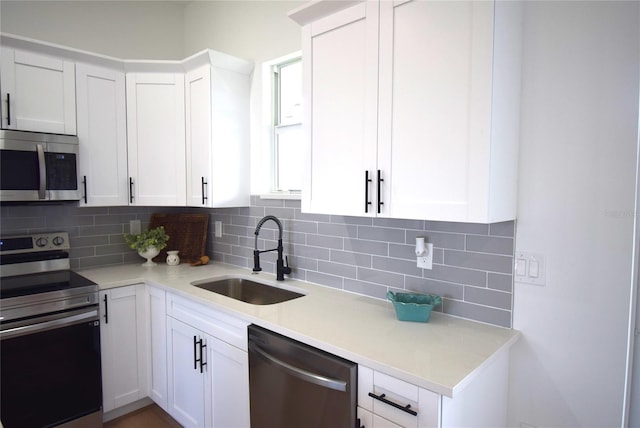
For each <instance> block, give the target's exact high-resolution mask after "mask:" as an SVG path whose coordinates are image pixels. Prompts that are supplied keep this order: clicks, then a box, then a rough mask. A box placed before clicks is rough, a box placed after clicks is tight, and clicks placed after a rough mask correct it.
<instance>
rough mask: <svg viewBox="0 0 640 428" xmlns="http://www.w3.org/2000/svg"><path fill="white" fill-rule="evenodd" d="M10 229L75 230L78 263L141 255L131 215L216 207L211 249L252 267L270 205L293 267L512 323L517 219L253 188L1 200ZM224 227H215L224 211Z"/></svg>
mask: <svg viewBox="0 0 640 428" xmlns="http://www.w3.org/2000/svg"><path fill="white" fill-rule="evenodd" d="M0 210H1V211H0V214H1V217H0V227H1V230H2V234H3V235H8V234H20V233H29V232H40V231H57V230H62V231H66V232H68V233H69V235H70V237H71V245H72V251H71V265H72V267H73V268H79V267H89V266H101V265H112V264H122V263H138V262H141V261H142V260H141V259H140V257H139V256H138V255H137V254H136V252H135V251H133V250H130V249H129V248H127V247H126V245H125V244H124V239H123V237H122V234H123V233H124V232H128V231H129V220H132V219H139V220H141V223H142V226H143V228H144V227H146V226H147V225H148V222H149V216H150V215H151V213H153V212H208V213H209V214H210V222H211V223H210V226H209V236H208V240H207V252H208V254H209V255H210V256H211V257H213V259H214V260H217V261H221V262H224V263H228V264H232V265H236V266H241V267H245V268H250V267H252V266H253V258H252V250H253V245H254V237H255V235H254V230H255V226H256V224H257V222H258V221H259V220H260V218H262V217H263V216H264V215H269V214H272V215H276V216H277V217H278V218H279V219H280V220H281V221H282V223H283V226H284V233H283V241H284V248H285V255H287V256H288V257H289V264H290V266H291V267H292V269H293V272H292V275H291V276H292V277H294V278H297V279H301V280H306V281H310V282H315V283H318V284H322V285H326V286H329V287H333V288H339V289H344V290H346V291H349V292H353V293H358V294H363V295H367V296H371V297H374V298H378V299H385V295H386V292H387V291H388V290H394V291H402V290H406V291H413V292H422V293H435V294H439V295H441V296H443V304H442V305H440V306H439V307H437V308H436V309H435V310H436V311H440V312H445V313H449V314H451V315H455V316H458V317H463V318H468V319H472V320H476V321H481V322H485V323H489V324H494V325H499V326H504V327H510V326H511V319H512V316H511V311H512V309H511V308H512V301H513V298H512V293H513V276H512V275H513V271H512V270H513V267H512V266H513V248H514V236H515V222H513V221H509V222H502V223H493V224H490V225H486V224H474V223H453V222H435V221H426V220H411V219H407V220H403V219H385V218H369V217H349V216H336V215H323V214H307V213H303V212H301V210H300V202H299V201H295V200H278V199H261V198H259V197H257V196H252V197H251V206H250V207H242V208H220V209H210V210H203V209H197V208H164V207H88V208H79V207H77V206H73V205H72V204H69V205H34V206H26V205H25V206H2V207H0ZM216 220H218V221H221V222H222V223H223V236H222V237H220V238H216V237H215V235H214V221H216ZM416 236H425V237H426V239H427V242H431V243H433V244H434V264H433V269H432V270H424V269H419V268H417V267H416V262H415V260H416V259H415V254H414V242H415V237H416ZM276 239H277V228H276V225H275V224H274V223H273V222H266V223H265V224H264V226H263V228H262V229H261V231H260V236H259V240H258V245H259V248H261V249H264V248H267V247H268V248H271V247H272V246H273V247H275V240H276ZM261 266H262V268H263V270H264V271H265V272H272V273H273V272H274V271H275V253H273V254H272V253H264V254H262V255H261Z"/></svg>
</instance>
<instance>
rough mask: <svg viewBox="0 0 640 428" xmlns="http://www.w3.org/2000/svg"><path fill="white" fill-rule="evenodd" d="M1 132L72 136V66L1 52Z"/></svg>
mask: <svg viewBox="0 0 640 428" xmlns="http://www.w3.org/2000/svg"><path fill="white" fill-rule="evenodd" d="M0 56H1V58H0V86H1V87H2V128H4V129H18V130H22V131H35V132H50V133H55V134H69V135H75V134H76V93H75V66H74V64H73V62H70V61H64V60H62V59H59V58H55V57H50V56H46V55H39V54H34V53H31V52H27V51H21V50H19V49H10V48H4V47H3V48H2V49H1V55H0Z"/></svg>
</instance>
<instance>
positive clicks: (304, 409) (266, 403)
mask: <svg viewBox="0 0 640 428" xmlns="http://www.w3.org/2000/svg"><path fill="white" fill-rule="evenodd" d="M248 328H249V394H250V406H251V428H299V427H307V428H353V427H354V426H356V407H357V375H358V365H357V364H356V363H354V362H352V361H348V360H345V359H343V358H340V357H338V356H335V355H332V354H329V353H327V352H325V351H322V350H320V349H317V348H313V347H311V346H308V345H306V344H303V343H300V342H297V341H295V340H292V339H290V338H288V337H285V336H282V335H279V334H277V333H274V332H272V331H269V330H267V329H264V328H262V327H259V326H256V325H253V324H252V325H250V326H249V327H248ZM357 426H359V425H357Z"/></svg>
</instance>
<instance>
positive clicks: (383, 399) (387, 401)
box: [369, 392, 418, 416]
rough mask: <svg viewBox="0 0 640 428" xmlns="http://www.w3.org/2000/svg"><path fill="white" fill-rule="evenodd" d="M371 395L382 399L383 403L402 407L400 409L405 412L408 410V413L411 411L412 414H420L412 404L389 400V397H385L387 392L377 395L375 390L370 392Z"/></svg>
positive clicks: (397, 407)
mask: <svg viewBox="0 0 640 428" xmlns="http://www.w3.org/2000/svg"><path fill="white" fill-rule="evenodd" d="M369 397H371V398H375V399H376V400H380V401H382V402H383V403H385V404H388V405H390V406H392V407H395V408H396V409H400V410H402V411H403V412H407V413H409V414H410V415H413V416H418V412H416V411H415V410H411V404H407V405H406V406H401V405H400V404H397V403H394V402H393V401H389V400H387V399H386V398H385V397H386V394H380V395H376V394H374V393H373V392H370V393H369Z"/></svg>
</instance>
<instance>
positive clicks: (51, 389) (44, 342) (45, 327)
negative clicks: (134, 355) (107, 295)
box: [0, 306, 102, 428]
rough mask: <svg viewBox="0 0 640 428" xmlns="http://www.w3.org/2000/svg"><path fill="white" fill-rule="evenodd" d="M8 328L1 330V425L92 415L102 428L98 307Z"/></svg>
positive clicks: (20, 426) (53, 422)
mask: <svg viewBox="0 0 640 428" xmlns="http://www.w3.org/2000/svg"><path fill="white" fill-rule="evenodd" d="M8 324H10V325H6V324H3V325H2V329H1V330H0V379H1V382H0V394H1V397H2V400H1V401H0V420H1V421H2V424H3V426H4V427H5V428H13V427H17V428H28V427H50V426H56V425H59V424H64V423H68V422H70V421H73V420H78V419H80V418H85V419H84V420H86V418H87V417H88V415H91V416H92V418H91V419H93V420H95V421H96V425H94V426H102V417H101V413H102V410H101V409H102V404H101V403H102V379H101V367H100V321H99V316H98V307H97V306H91V307H87V308H83V309H79V310H73V311H68V312H64V313H62V314H60V313H57V314H53V315H46V316H41V317H37V318H36V319H29V320H22V321H19V322H13V323H8ZM93 415H95V416H93ZM85 426H88V425H85Z"/></svg>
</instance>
